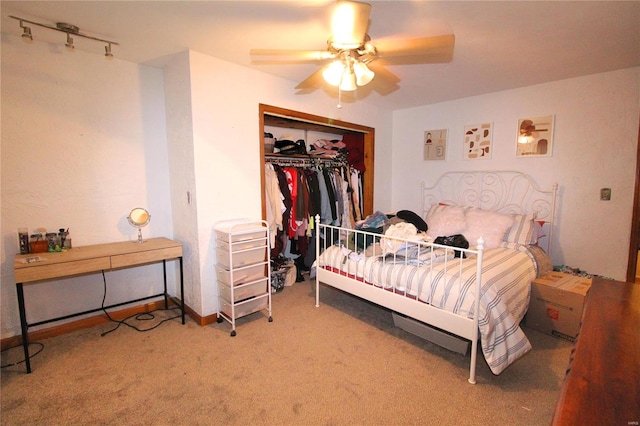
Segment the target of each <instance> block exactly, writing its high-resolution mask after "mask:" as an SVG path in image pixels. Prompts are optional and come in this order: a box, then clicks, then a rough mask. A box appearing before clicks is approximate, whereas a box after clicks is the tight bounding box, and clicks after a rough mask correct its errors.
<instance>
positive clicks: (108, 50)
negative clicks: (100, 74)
mask: <svg viewBox="0 0 640 426" xmlns="http://www.w3.org/2000/svg"><path fill="white" fill-rule="evenodd" d="M104 56H106V57H107V59H111V58H113V53H111V43H107V45H106V46H105V47H104Z"/></svg>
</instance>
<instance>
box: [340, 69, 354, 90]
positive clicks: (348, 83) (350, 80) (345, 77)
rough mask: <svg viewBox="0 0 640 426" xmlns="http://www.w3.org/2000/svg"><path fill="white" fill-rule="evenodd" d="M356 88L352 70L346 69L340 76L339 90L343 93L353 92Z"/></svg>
mask: <svg viewBox="0 0 640 426" xmlns="http://www.w3.org/2000/svg"><path fill="white" fill-rule="evenodd" d="M357 88H358V86H357V83H356V75H355V74H354V73H353V70H350V69H348V68H347V69H346V70H345V71H344V74H342V80H340V90H341V91H343V92H353V91H354V90H356V89H357Z"/></svg>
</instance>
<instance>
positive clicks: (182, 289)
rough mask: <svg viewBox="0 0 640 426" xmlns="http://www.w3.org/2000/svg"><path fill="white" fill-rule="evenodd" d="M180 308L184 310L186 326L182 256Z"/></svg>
mask: <svg viewBox="0 0 640 426" xmlns="http://www.w3.org/2000/svg"><path fill="white" fill-rule="evenodd" d="M180 308H181V309H182V324H184V274H183V272H182V256H180Z"/></svg>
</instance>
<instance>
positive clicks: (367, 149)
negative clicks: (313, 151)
mask: <svg viewBox="0 0 640 426" xmlns="http://www.w3.org/2000/svg"><path fill="white" fill-rule="evenodd" d="M259 120H260V121H259V123H260V124H259V126H258V127H259V130H260V135H259V137H260V156H261V161H260V181H261V189H262V217H263V218H265V219H266V215H267V213H266V200H265V195H264V194H265V192H264V191H265V161H266V159H265V144H264V131H265V130H264V129H265V126H268V127H277V128H281V129H283V130H284V131H286V130H287V129H296V130H304V131H311V132H320V133H329V134H335V135H346V134H349V135H351V136H353V137H357V138H361V139H362V151H363V152H362V159H361V161H362V163H363V164H364V168H365V171H364V172H363V174H362V192H363V200H362V202H363V206H362V211H363V214H364V216H365V217H366V216H367V215H370V214H371V213H373V176H374V143H375V129H374V128H372V127H367V126H362V125H359V124H354V123H348V122H344V121H340V120H335V119H332V118H327V117H321V116H317V115H313V114H307V113H304V112H299V111H293V110H289V109H285V108H279V107H275V106H272V105H265V104H259ZM274 136H275V135H274ZM312 142H313V141H307V144H309V143H312Z"/></svg>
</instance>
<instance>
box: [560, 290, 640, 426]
mask: <svg viewBox="0 0 640 426" xmlns="http://www.w3.org/2000/svg"><path fill="white" fill-rule="evenodd" d="M639 421H640V284H633V283H624V282H618V281H611V280H605V279H600V278H594V280H593V284H592V286H591V290H589V294H588V295H587V301H586V305H585V309H584V313H583V316H582V326H581V328H580V334H579V335H578V339H577V342H576V345H575V348H574V350H573V352H572V354H571V360H570V363H569V368H568V370H567V376H566V378H565V382H564V384H563V387H562V390H561V393H560V399H559V400H558V405H557V406H556V411H555V414H554V417H553V422H552V424H553V425H638V424H639V423H638V422H639Z"/></svg>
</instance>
